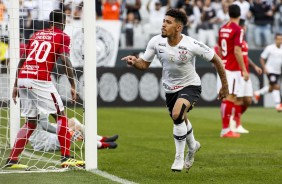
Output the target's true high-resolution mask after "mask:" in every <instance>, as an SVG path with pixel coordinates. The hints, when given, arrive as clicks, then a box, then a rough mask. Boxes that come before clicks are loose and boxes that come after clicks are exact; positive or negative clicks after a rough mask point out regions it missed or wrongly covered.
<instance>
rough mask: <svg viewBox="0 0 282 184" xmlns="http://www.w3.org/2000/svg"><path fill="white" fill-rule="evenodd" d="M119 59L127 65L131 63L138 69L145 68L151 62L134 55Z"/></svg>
mask: <svg viewBox="0 0 282 184" xmlns="http://www.w3.org/2000/svg"><path fill="white" fill-rule="evenodd" d="M121 60H123V61H126V63H127V64H128V65H131V66H133V67H134V68H136V69H138V70H146V69H147V68H149V66H150V64H151V62H147V61H144V60H143V59H142V58H136V57H135V56H126V57H124V58H122V59H121Z"/></svg>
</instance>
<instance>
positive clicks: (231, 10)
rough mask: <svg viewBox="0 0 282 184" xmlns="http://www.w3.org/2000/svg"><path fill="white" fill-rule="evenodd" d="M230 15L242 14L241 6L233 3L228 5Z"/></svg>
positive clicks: (233, 16) (238, 15)
mask: <svg viewBox="0 0 282 184" xmlns="http://www.w3.org/2000/svg"><path fill="white" fill-rule="evenodd" d="M228 12H229V17H231V18H238V17H240V15H241V10H240V7H239V6H238V5H237V4H231V5H230V6H229V7H228Z"/></svg>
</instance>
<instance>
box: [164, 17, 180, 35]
mask: <svg viewBox="0 0 282 184" xmlns="http://www.w3.org/2000/svg"><path fill="white" fill-rule="evenodd" d="M178 26H179V23H177V22H176V21H175V18H173V17H171V16H165V18H164V19H163V25H162V37H164V38H165V37H168V36H170V35H174V34H175V33H176V31H177V27H178Z"/></svg>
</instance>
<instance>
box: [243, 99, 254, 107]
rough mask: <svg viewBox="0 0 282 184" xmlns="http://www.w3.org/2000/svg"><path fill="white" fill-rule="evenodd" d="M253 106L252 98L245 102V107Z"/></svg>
mask: <svg viewBox="0 0 282 184" xmlns="http://www.w3.org/2000/svg"><path fill="white" fill-rule="evenodd" d="M251 104H252V98H247V99H246V100H245V101H244V105H245V106H249V105H251Z"/></svg>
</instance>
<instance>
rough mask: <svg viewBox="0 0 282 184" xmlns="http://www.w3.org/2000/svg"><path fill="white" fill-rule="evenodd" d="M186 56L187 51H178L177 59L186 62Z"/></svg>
mask: <svg viewBox="0 0 282 184" xmlns="http://www.w3.org/2000/svg"><path fill="white" fill-rule="evenodd" d="M187 54H188V51H184V50H183V51H179V57H178V59H179V60H180V61H186V60H187Z"/></svg>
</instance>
